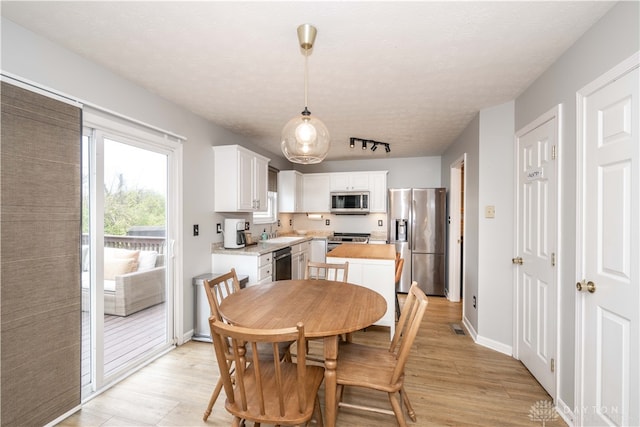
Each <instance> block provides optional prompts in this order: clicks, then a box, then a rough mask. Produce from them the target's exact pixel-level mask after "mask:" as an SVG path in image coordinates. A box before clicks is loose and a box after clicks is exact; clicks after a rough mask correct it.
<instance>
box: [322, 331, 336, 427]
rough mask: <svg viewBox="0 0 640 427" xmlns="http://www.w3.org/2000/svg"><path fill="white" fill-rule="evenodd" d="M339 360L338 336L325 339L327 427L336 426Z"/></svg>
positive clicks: (325, 410)
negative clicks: (337, 368)
mask: <svg viewBox="0 0 640 427" xmlns="http://www.w3.org/2000/svg"><path fill="white" fill-rule="evenodd" d="M337 358H338V336H337V335H334V336H331V337H325V338H324V402H325V404H324V406H325V409H324V412H325V417H324V418H325V419H324V423H325V425H326V426H327V427H334V426H335V425H336V418H337V416H338V402H337V401H336V389H337V386H338V383H337V379H336V366H337V360H336V359H337Z"/></svg>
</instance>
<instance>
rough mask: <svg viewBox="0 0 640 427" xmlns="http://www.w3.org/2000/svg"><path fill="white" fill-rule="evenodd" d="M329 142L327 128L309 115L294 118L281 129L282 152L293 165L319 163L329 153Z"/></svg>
mask: <svg viewBox="0 0 640 427" xmlns="http://www.w3.org/2000/svg"><path fill="white" fill-rule="evenodd" d="M330 142H331V137H330V136H329V130H328V129H327V127H326V126H325V125H324V123H322V122H321V121H320V120H319V119H317V118H316V117H314V116H312V115H311V114H309V115H305V114H304V113H303V114H301V115H300V116H298V117H294V118H293V119H291V120H289V122H288V123H287V124H286V125H285V126H284V128H283V129H282V143H281V148H282V152H283V153H284V155H285V157H286V158H287V159H288V160H289V161H290V162H293V163H302V164H306V165H308V164H313V163H320V162H321V161H323V160H324V158H325V157H326V156H327V153H328V152H329V147H330V146H331V143H330Z"/></svg>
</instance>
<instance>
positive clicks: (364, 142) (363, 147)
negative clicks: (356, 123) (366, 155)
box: [362, 139, 367, 150]
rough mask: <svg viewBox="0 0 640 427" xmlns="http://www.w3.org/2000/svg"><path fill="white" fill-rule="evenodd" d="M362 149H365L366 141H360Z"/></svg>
mask: <svg viewBox="0 0 640 427" xmlns="http://www.w3.org/2000/svg"><path fill="white" fill-rule="evenodd" d="M362 149H363V150H366V149H367V141H366V140H364V139H363V140H362Z"/></svg>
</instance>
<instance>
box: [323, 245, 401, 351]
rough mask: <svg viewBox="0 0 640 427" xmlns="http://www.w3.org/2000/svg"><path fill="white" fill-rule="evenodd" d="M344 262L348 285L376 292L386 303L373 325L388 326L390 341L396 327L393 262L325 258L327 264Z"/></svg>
mask: <svg viewBox="0 0 640 427" xmlns="http://www.w3.org/2000/svg"><path fill="white" fill-rule="evenodd" d="M346 261H348V262H349V283H354V284H356V285H360V286H364V287H365V288H369V289H371V290H373V291H376V292H377V293H379V294H380V295H382V296H383V297H384V299H385V301H386V302H387V311H386V313H385V314H384V316H382V318H381V319H380V320H378V321H377V322H376V323H375V324H376V325H380V326H388V327H389V328H390V335H389V339H390V340H391V338H393V334H394V332H395V326H396V324H395V312H396V284H395V271H394V269H395V260H384V259H369V258H334V257H327V262H328V263H340V264H344V263H345V262H346Z"/></svg>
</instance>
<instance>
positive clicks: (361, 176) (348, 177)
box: [330, 172, 369, 191]
mask: <svg viewBox="0 0 640 427" xmlns="http://www.w3.org/2000/svg"><path fill="white" fill-rule="evenodd" d="M330 175H331V191H367V190H369V173H368V172H338V173H332V174H330Z"/></svg>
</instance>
